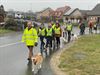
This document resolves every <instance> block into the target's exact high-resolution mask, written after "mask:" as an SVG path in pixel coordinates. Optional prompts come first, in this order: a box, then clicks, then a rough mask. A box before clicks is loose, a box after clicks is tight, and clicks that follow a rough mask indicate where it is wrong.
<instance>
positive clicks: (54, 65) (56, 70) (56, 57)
mask: <svg viewBox="0 0 100 75" xmlns="http://www.w3.org/2000/svg"><path fill="white" fill-rule="evenodd" d="M74 42H75V41H71V42H70V43H68V44H66V45H65V46H64V47H63V48H62V49H60V50H58V51H57V52H55V53H54V54H53V56H52V58H51V60H50V66H51V69H52V70H53V71H54V73H55V75H66V74H65V73H64V72H62V71H61V70H60V69H59V67H58V65H59V64H60V61H59V58H60V55H61V54H62V53H63V52H64V51H65V50H66V49H68V48H69V47H71V46H72V45H73V44H74Z"/></svg>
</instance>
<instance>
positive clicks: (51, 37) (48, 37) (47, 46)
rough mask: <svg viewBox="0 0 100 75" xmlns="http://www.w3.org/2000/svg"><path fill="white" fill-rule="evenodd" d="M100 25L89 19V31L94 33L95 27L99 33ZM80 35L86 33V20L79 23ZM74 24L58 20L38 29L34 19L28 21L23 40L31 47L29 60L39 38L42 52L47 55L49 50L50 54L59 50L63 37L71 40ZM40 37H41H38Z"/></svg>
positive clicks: (68, 40) (42, 25)
mask: <svg viewBox="0 0 100 75" xmlns="http://www.w3.org/2000/svg"><path fill="white" fill-rule="evenodd" d="M98 26H100V25H98V23H93V22H91V21H89V23H88V27H89V33H93V31H92V30H93V28H94V30H95V33H97V27H98ZM79 29H80V35H84V34H85V29H86V25H85V22H84V21H81V22H80V23H79ZM72 30H73V25H72V23H71V22H70V21H68V23H65V24H61V23H59V22H58V21H56V22H53V21H52V22H50V23H48V25H47V26H45V25H44V24H43V23H42V24H41V25H39V26H38V28H37V29H36V28H35V26H34V25H33V23H32V21H28V22H27V27H26V28H25V30H24V33H23V36H22V42H25V43H26V46H27V47H28V49H29V56H28V60H30V59H31V57H32V56H33V47H35V46H37V45H38V40H39V39H40V53H41V54H42V55H43V53H45V54H46V56H47V51H49V55H50V54H51V53H52V52H53V51H54V50H58V49H59V48H60V45H61V39H60V38H61V37H63V38H65V39H66V40H67V42H68V43H69V42H70V41H71V36H72ZM38 38H39V39H38Z"/></svg>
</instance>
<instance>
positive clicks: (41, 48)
mask: <svg viewBox="0 0 100 75" xmlns="http://www.w3.org/2000/svg"><path fill="white" fill-rule="evenodd" d="M44 38H45V37H44V36H41V37H40V41H41V45H40V52H41V54H43V50H44V45H45V42H44Z"/></svg>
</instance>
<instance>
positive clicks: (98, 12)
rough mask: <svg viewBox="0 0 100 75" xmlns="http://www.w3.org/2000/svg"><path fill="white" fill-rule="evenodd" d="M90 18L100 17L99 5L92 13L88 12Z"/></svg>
mask: <svg viewBox="0 0 100 75" xmlns="http://www.w3.org/2000/svg"><path fill="white" fill-rule="evenodd" d="M88 15H90V16H100V4H97V5H96V6H95V7H94V8H93V9H92V11H90V12H88Z"/></svg>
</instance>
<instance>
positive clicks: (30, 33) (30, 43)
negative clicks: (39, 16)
mask: <svg viewBox="0 0 100 75" xmlns="http://www.w3.org/2000/svg"><path fill="white" fill-rule="evenodd" d="M22 42H25V44H26V46H27V47H28V49H29V56H28V60H31V57H32V56H33V47H34V46H37V44H38V43H37V42H38V35H37V31H36V29H35V28H33V27H32V22H31V21H28V23H27V27H26V29H25V30H24V33H23V36H22Z"/></svg>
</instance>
